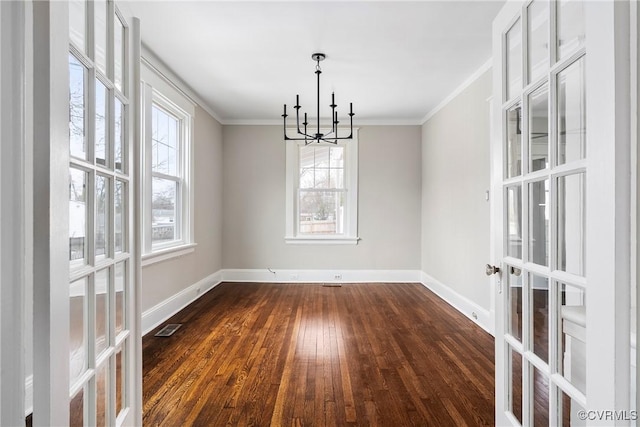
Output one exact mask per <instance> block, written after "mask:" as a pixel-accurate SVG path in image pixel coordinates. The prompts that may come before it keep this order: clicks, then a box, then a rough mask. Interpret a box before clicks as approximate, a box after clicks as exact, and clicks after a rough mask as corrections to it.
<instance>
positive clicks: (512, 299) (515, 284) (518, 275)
mask: <svg viewBox="0 0 640 427" xmlns="http://www.w3.org/2000/svg"><path fill="white" fill-rule="evenodd" d="M507 268H508V270H509V276H508V278H507V280H508V286H509V287H508V289H509V293H508V295H507V298H508V300H509V304H508V307H509V309H508V316H509V317H508V318H509V329H508V332H509V333H510V334H511V335H512V336H513V337H514V338H516V339H517V340H518V341H520V342H522V314H523V312H522V309H523V307H522V291H523V285H522V271H521V270H520V269H518V268H516V267H511V266H509V267H507Z"/></svg>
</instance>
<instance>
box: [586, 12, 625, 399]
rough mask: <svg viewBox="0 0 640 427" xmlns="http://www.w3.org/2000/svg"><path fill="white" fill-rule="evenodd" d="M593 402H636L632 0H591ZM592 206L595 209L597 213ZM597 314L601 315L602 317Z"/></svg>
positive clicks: (589, 187) (590, 325)
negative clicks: (632, 395) (632, 386)
mask: <svg viewBox="0 0 640 427" xmlns="http://www.w3.org/2000/svg"><path fill="white" fill-rule="evenodd" d="M585 15H586V29H587V39H586V40H587V41H586V44H587V52H588V60H587V61H586V86H587V112H588V113H587V129H588V131H587V153H588V157H589V159H594V160H596V161H597V164H598V165H601V167H597V168H594V167H590V168H589V171H588V173H587V203H588V204H592V205H593V204H596V203H597V206H598V208H597V209H587V224H590V225H589V227H588V228H587V235H586V238H587V242H598V244H597V245H594V244H587V254H586V255H587V263H588V267H589V269H588V273H587V275H588V276H587V280H588V283H589V291H588V298H589V301H592V302H593V301H598V304H589V303H588V304H587V324H588V327H587V355H588V357H587V376H588V378H589V380H588V382H587V403H588V406H589V407H588V408H586V409H608V410H625V409H626V410H628V409H629V375H628V369H629V366H630V360H629V336H630V328H629V315H630V313H629V296H630V293H629V292H630V288H629V280H630V232H631V230H630V158H631V157H630V129H631V128H630V97H629V93H630V75H629V72H630V69H629V54H630V52H629V41H630V32H629V31H630V25H629V2H587V3H586V7H585ZM590 214H591V215H590ZM595 320H597V322H596V321H595Z"/></svg>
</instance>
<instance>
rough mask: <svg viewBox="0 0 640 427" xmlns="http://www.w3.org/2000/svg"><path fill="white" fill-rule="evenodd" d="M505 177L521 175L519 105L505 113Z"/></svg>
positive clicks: (520, 121) (520, 114) (520, 120)
mask: <svg viewBox="0 0 640 427" xmlns="http://www.w3.org/2000/svg"><path fill="white" fill-rule="evenodd" d="M506 151H507V152H506V153H505V154H506V155H505V157H506V160H507V162H506V169H507V170H506V173H505V177H507V178H513V177H515V176H519V175H520V174H522V107H521V106H520V104H518V105H515V106H514V107H511V108H510V109H509V110H508V111H507V146H506Z"/></svg>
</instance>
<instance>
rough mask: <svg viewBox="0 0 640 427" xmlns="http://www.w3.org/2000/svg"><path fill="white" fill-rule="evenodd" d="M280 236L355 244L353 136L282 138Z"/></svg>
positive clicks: (355, 146)
mask: <svg viewBox="0 0 640 427" xmlns="http://www.w3.org/2000/svg"><path fill="white" fill-rule="evenodd" d="M286 152H287V178H286V181H287V182H286V189H287V190H286V191H287V197H286V203H287V219H286V231H287V234H286V237H285V239H286V241H287V242H288V243H344V244H357V242H358V237H357V236H358V234H357V230H358V227H357V220H358V137H357V129H354V138H353V140H348V141H340V142H339V143H338V144H329V143H311V144H309V145H305V144H304V141H287V142H286Z"/></svg>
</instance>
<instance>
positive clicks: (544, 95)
mask: <svg viewBox="0 0 640 427" xmlns="http://www.w3.org/2000/svg"><path fill="white" fill-rule="evenodd" d="M528 113H529V120H528V123H529V132H528V137H529V138H528V142H529V171H530V172H534V171H537V170H541V169H546V168H547V167H549V87H548V86H547V85H544V86H542V87H541V88H540V89H537V90H536V91H535V92H533V93H532V94H531V95H529V111H528Z"/></svg>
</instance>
